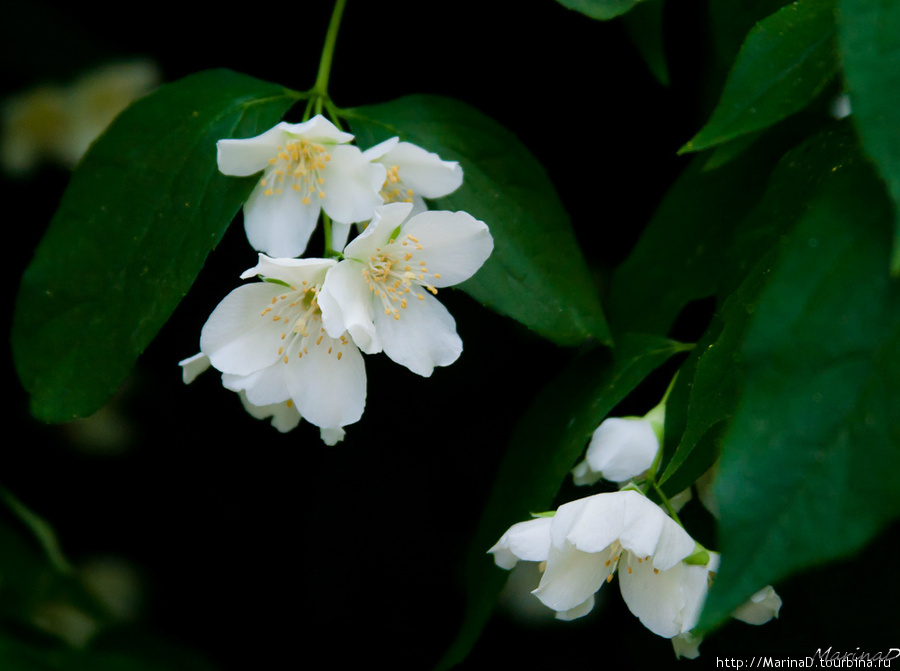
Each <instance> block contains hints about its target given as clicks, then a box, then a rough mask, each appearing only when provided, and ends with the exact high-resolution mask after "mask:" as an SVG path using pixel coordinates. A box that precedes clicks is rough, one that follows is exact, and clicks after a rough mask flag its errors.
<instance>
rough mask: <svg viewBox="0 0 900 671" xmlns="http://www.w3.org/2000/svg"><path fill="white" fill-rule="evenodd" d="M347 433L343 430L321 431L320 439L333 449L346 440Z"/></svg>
mask: <svg viewBox="0 0 900 671" xmlns="http://www.w3.org/2000/svg"><path fill="white" fill-rule="evenodd" d="M345 434H346V432H345V431H344V430H343V429H340V428H338V429H319V437H320V438H321V439H322V442H323V443H325V444H326V445H328V446H329V447H333V446H334V445H337V444H338V443H339V442H341V441H342V440H343V439H344V435H345Z"/></svg>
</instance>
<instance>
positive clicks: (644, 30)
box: [622, 0, 669, 86]
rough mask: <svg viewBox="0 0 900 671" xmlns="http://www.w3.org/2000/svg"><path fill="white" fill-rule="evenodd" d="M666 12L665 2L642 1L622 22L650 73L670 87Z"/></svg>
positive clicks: (654, 0) (656, 0)
mask: <svg viewBox="0 0 900 671" xmlns="http://www.w3.org/2000/svg"><path fill="white" fill-rule="evenodd" d="M664 10H665V2H664V0H642V2H640V4H638V5H637V6H636V7H635V8H634V11H632V12H629V13H628V14H626V15H625V16H624V17H623V18H622V21H623V23H624V24H625V30H627V31H628V34H629V36H631V41H632V42H634V46H635V47H637V50H638V52H639V53H640V54H641V57H642V58H643V59H644V62H645V63H646V64H647V67H648V68H649V69H650V72H651V73H652V74H653V76H654V77H656V79H657V81H659V83H660V84H662V85H663V86H668V85H669V66H668V64H667V63H666V53H665V44H664V41H663V13H664Z"/></svg>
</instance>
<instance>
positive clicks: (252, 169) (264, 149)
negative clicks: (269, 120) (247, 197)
mask: <svg viewBox="0 0 900 671" xmlns="http://www.w3.org/2000/svg"><path fill="white" fill-rule="evenodd" d="M285 125H287V124H284V123H280V124H278V125H277V126H275V127H273V128H270V129H269V130H267V131H266V132H265V133H262V134H260V135H257V136H256V137H250V138H245V139H240V140H238V139H227V140H219V141H218V142H216V162H217V163H218V165H219V171H220V172H221V173H222V174H225V175H231V176H233V177H246V176H247V175H252V174H254V173H257V172H259V171H260V170H262V169H264V168H265V167H266V166H268V165H269V159H271V158H273V157H274V156H275V155H276V154H277V153H278V146H279V145H282V144H284V143H285V142H286V141H287V134H286V133H285V129H284V126H285Z"/></svg>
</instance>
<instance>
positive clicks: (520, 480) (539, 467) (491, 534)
mask: <svg viewBox="0 0 900 671" xmlns="http://www.w3.org/2000/svg"><path fill="white" fill-rule="evenodd" d="M688 349H690V346H686V345H682V344H681V343H677V342H674V341H671V340H666V339H664V338H656V337H653V336H639V335H625V336H622V338H621V339H620V340H619V341H618V344H617V347H616V349H615V350H614V352H613V354H614V356H613V355H611V354H610V352H609V351H608V350H605V349H600V348H596V349H593V350H590V351H588V352H586V353H584V354H581V355H579V356H576V357H575V358H574V359H573V360H572V362H571V363H570V364H569V365H568V366H567V367H566V369H565V370H563V372H562V373H561V374H560V375H559V376H558V377H557V378H556V379H554V380H553V381H552V382H551V383H550V384H549V385H547V387H545V388H544V389H543V390H541V392H540V393H539V394H538V395H537V396H536V397H535V399H534V401H533V402H532V405H531V407H530V408H529V409H527V410H526V411H525V413H524V415H523V418H522V420H521V421H520V422H519V424H518V426H517V427H516V430H515V432H514V434H513V436H512V439H511V441H510V445H509V447H508V448H507V451H506V454H505V455H504V458H503V461H502V462H501V464H500V469H499V472H498V474H497V479H496V481H495V483H494V488H493V490H492V492H491V494H490V497H489V499H488V501H487V503H486V504H485V507H484V512H483V513H482V517H481V520H480V522H479V525H478V528H477V530H476V531H475V535H474V538H473V541H472V545H471V547H470V550H469V554H468V559H467V566H466V574H467V575H466V593H467V597H468V598H467V603H466V612H465V614H464V617H463V623H462V626H461V628H460V631H459V633H458V635H457V638H456V640H455V641H454V642H453V644H452V645H451V647H450V648H449V649H448V651H447V653H446V654H445V655H444V657H443V659H442V660H441V662H440V664H439V665H438V668H440V669H448V668H450V667H452V666H453V665H454V664H457V663H459V662H461V661H462V660H463V659H464V658H465V657H466V655H467V654H468V652H469V650H470V649H471V647H472V646H473V645H474V643H475V641H476V640H477V639H478V636H479V634H480V633H481V630H482V628H483V627H484V625H485V624H486V623H487V620H488V618H489V617H490V614H491V611H492V609H493V607H494V602H495V601H496V598H497V595H498V594H499V593H500V590H501V589H502V588H503V585H504V584H505V582H506V578H507V572H506V571H504V570H502V569H499V568H497V567H496V566H494V563H493V560H492V558H491V556H490V555H488V554H487V551H488V549H489V548H490V547H492V546H493V545H494V543H496V542H497V540H498V539H499V538H500V536H501V535H503V532H504V531H506V529H507V528H509V527H510V526H511V525H512V524H515V523H516V522H521V521H523V520H526V519H528V516H529V514H530V513H537V512H543V511H546V510H548V509H549V508H551V507H552V504H553V499H554V497H555V496H556V493H557V491H558V490H559V487H560V485H561V484H562V483H563V481H564V480H565V478H566V476H567V475H568V474H569V471H570V470H571V469H572V467H573V466H574V464H575V462H576V461H577V460H578V458H579V457H580V456H581V455H582V453H583V452H584V449H585V446H586V445H587V443H588V441H589V439H590V436H591V434H592V433H593V431H594V429H596V428H597V426H598V425H599V424H600V422H601V421H603V419H604V418H605V417H606V415H607V414H608V413H609V411H610V410H612V409H613V407H615V406H616V405H617V404H618V403H619V402H620V401H621V400H622V399H624V398H625V397H626V396H627V395H628V394H629V393H630V392H631V391H632V390H633V389H634V388H635V387H636V386H637V385H638V384H639V383H640V382H641V381H642V380H643V379H644V378H646V377H647V376H648V375H649V374H650V373H652V372H653V371H654V370H656V369H657V368H658V367H659V366H661V365H662V364H663V363H665V362H666V361H667V360H668V359H669V358H671V357H672V356H673V355H675V354H677V353H678V352H684V351H687V350H688Z"/></svg>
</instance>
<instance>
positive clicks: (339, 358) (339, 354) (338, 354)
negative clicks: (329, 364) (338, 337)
mask: <svg viewBox="0 0 900 671" xmlns="http://www.w3.org/2000/svg"><path fill="white" fill-rule="evenodd" d="M342 356H344V353H343V352H338V353H337V359H338V361H340V360H341V357H342Z"/></svg>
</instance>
